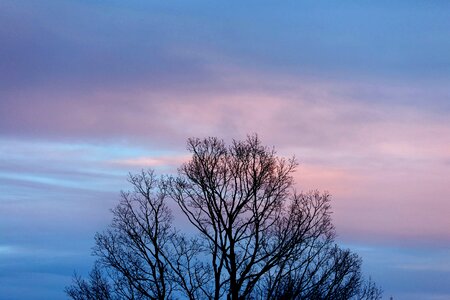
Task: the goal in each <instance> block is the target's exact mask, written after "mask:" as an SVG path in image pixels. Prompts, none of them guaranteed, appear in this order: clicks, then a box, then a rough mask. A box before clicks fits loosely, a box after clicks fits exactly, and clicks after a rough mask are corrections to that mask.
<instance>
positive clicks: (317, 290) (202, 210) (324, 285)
mask: <svg viewBox="0 0 450 300" xmlns="http://www.w3.org/2000/svg"><path fill="white" fill-rule="evenodd" d="M188 150H189V151H190V152H191V153H192V159H191V160H190V161H189V162H187V163H186V164H183V165H182V166H181V167H180V169H179V173H178V176H177V177H163V178H157V177H156V176H155V174H154V172H153V171H147V172H144V171H143V172H142V173H140V174H137V175H130V177H129V181H130V183H131V184H132V186H133V190H132V191H130V192H126V193H124V192H123V193H122V198H121V201H120V203H119V205H118V206H117V207H116V208H115V209H114V210H113V214H114V219H113V222H112V225H111V226H110V228H109V229H108V230H107V231H106V232H103V233H99V234H97V235H96V238H95V239H96V246H95V247H94V255H95V256H97V257H98V261H97V263H96V266H95V267H94V269H93V271H92V273H91V275H90V278H89V279H88V280H84V279H82V278H80V277H78V276H75V278H74V282H73V284H72V285H71V286H69V287H67V288H66V292H67V294H68V295H69V296H70V297H71V298H72V299H180V298H187V299H230V300H238V299H380V298H381V290H380V289H379V288H377V287H376V286H375V284H374V283H373V282H372V281H370V280H364V279H363V277H362V275H361V259H360V258H359V257H358V256H357V255H356V254H354V253H352V252H350V250H343V249H340V248H339V247H338V246H337V245H336V244H335V243H334V237H335V230H334V227H333V225H332V223H331V218H330V214H331V210H330V196H329V195H328V194H327V193H323V194H320V193H319V192H317V191H314V192H309V193H297V192H295V190H294V189H293V185H294V181H293V177H292V174H293V172H294V171H295V168H296V166H297V162H296V160H295V159H294V158H291V159H284V158H280V157H278V156H277V155H276V153H275V151H274V150H273V149H269V148H267V147H264V146H262V145H261V143H260V141H259V139H258V137H257V136H256V135H254V136H250V137H248V138H247V140H245V141H234V142H233V143H232V144H231V145H230V146H226V145H225V144H224V142H223V141H222V140H219V139H217V138H207V139H203V140H200V139H189V140H188ZM169 201H175V203H177V204H178V206H179V207H180V209H181V211H182V212H183V213H184V215H185V216H186V217H187V219H188V220H189V222H190V224H192V225H193V230H191V231H196V233H195V234H194V233H192V234H190V233H189V232H185V233H181V232H180V231H178V230H176V229H175V228H174V227H173V225H172V219H173V216H172V213H171V210H170V209H169V207H168V203H169Z"/></svg>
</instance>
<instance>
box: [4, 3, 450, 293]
mask: <svg viewBox="0 0 450 300" xmlns="http://www.w3.org/2000/svg"><path fill="white" fill-rule="evenodd" d="M449 28H450V2H448V1H437V0H436V1H433V0H430V1H414V0H413V1H401V0H399V1H384V0H381V1H368V0H367V1H366V0H362V1H346V0H343V1H289V0H287V1H281V2H280V1H265V0H259V1H252V0H250V1H245V2H243V1H185V0H184V1H149V0H147V1H135V0H127V1H114V0H111V1H97V0H89V1H88V0H78V1H69V0H54V1H48V0H40V1H33V0H28V1H27V0H19V1H17V0H14V1H13V0H2V1H0V191H1V192H0V295H1V298H2V299H5V300H17V299H38V300H39V299H65V294H64V291H63V290H64V287H65V286H67V285H68V284H70V283H71V280H72V275H73V273H74V271H77V272H78V273H79V274H82V275H85V274H87V272H88V271H89V269H90V267H91V265H92V262H93V261H94V259H95V258H94V257H92V256H91V255H90V254H91V247H92V246H93V245H94V238H93V237H94V234H95V233H96V232H98V231H102V230H104V229H105V228H106V227H107V226H108V224H109V223H110V222H111V219H112V215H111V212H110V209H111V208H113V207H114V206H115V205H116V204H117V202H118V200H119V192H120V190H126V189H128V188H129V186H128V185H127V182H126V176H127V174H128V172H137V171H139V170H141V169H142V168H153V169H155V170H156V171H157V172H158V173H159V174H166V173H174V172H176V169H177V167H178V166H179V165H180V164H181V163H182V162H184V161H186V160H188V159H189V153H188V152H187V151H186V139H187V138H189V137H207V136H217V137H220V138H223V139H224V140H225V141H227V142H230V141H231V140H232V139H238V140H239V139H244V138H245V137H246V135H247V134H252V133H257V134H258V135H259V136H260V138H261V139H262V141H263V143H264V144H266V145H268V146H274V147H275V148H276V149H277V152H278V154H279V155H281V156H287V157H289V156H292V155H295V156H296V157H297V159H298V161H299V162H300V165H299V168H298V171H297V172H296V173H295V179H296V182H297V186H296V188H297V189H298V190H303V191H308V190H312V189H319V190H322V191H325V190H326V191H329V192H330V193H331V194H332V206H333V220H334V224H335V225H336V229H337V233H338V237H337V241H338V242H339V244H341V245H342V246H343V247H348V248H351V249H352V250H354V251H355V252H357V253H358V254H359V255H360V256H361V257H362V258H363V261H364V262H363V271H364V274H366V275H367V276H369V275H370V276H371V278H372V279H373V280H375V281H376V282H377V283H378V284H379V285H380V286H381V287H382V288H383V290H384V298H385V299H389V297H391V296H392V297H393V299H396V300H397V299H399V300H400V299H413V300H414V299H436V300H438V299H450V284H449V283H450V218H449V216H450V196H449V195H450V184H449V178H450V30H449Z"/></svg>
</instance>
